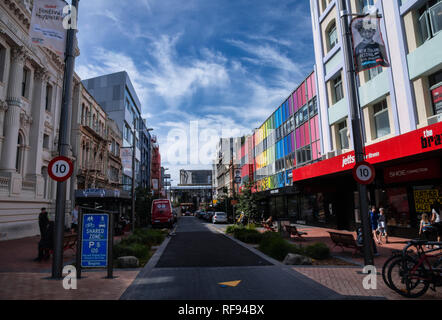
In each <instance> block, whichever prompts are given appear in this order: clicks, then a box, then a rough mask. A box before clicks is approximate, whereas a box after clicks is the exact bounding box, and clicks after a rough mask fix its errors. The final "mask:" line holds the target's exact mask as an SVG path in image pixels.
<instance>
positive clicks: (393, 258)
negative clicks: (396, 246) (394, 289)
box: [382, 241, 412, 289]
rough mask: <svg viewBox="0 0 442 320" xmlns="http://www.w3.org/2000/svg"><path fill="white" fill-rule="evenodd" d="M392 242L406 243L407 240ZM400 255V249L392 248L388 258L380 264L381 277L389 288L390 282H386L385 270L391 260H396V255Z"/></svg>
mask: <svg viewBox="0 0 442 320" xmlns="http://www.w3.org/2000/svg"><path fill="white" fill-rule="evenodd" d="M393 243H404V244H406V243H408V242H406V241H401V242H393ZM408 252H409V253H412V251H411V250H409V251H408ZM401 256H402V250H393V251H392V253H391V257H390V258H388V259H387V260H386V261H385V262H384V265H383V266H382V279H383V280H384V282H385V284H386V285H387V287H389V288H390V289H391V284H390V283H389V282H388V279H387V271H388V268H389V266H390V264H391V263H392V262H394V261H395V260H397V258H398V257H401Z"/></svg>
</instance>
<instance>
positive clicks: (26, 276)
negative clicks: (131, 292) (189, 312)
mask: <svg viewBox="0 0 442 320" xmlns="http://www.w3.org/2000/svg"><path fill="white" fill-rule="evenodd" d="M39 240H40V237H39V236H35V237H29V238H24V239H17V240H9V241H1V242H0V300H71V299H75V300H116V299H119V298H120V296H121V295H122V294H123V293H124V291H125V290H126V288H127V287H129V285H130V284H131V283H132V282H133V280H134V279H135V277H136V276H137V275H138V273H139V271H140V270H141V269H136V270H134V269H131V270H128V269H114V277H115V279H105V277H106V276H107V271H106V270H104V269H99V270H91V271H85V270H83V271H82V277H83V278H82V279H79V280H77V289H76V290H65V289H64V288H63V281H61V280H50V279H48V278H49V277H50V276H51V270H52V258H50V259H49V260H47V261H41V262H35V261H33V259H34V258H35V257H36V256H37V247H38V241H39ZM118 240H119V238H115V240H114V242H117V241H118ZM74 261H75V253H74V251H72V250H67V251H65V252H64V257H63V262H64V265H70V264H72V263H73V262H74Z"/></svg>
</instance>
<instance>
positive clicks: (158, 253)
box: [119, 226, 176, 300]
mask: <svg viewBox="0 0 442 320" xmlns="http://www.w3.org/2000/svg"><path fill="white" fill-rule="evenodd" d="M175 230H176V226H175V228H174V229H173V231H172V232H174V231H175ZM171 238H172V236H167V238H166V239H165V240H164V241H163V243H162V244H161V245H160V247H159V248H158V249H157V250H156V251H155V253H154V255H153V256H152V257H151V258H150V259H149V262H148V263H147V264H146V265H145V266H144V268H142V269H141V270H140V272H139V273H138V275H137V276H136V278H135V279H134V281H133V282H132V283H131V284H130V285H129V286H128V287H127V288H126V290H125V291H124V292H123V294H122V295H121V296H120V299H119V300H131V299H134V297H133V294H134V293H133V292H131V291H134V290H133V289H134V288H136V286H137V285H138V284H139V283H140V281H141V280H142V278H143V277H147V276H148V275H150V273H151V272H152V270H153V269H154V268H155V266H156V264H157V263H158V261H159V260H160V258H161V256H162V254H163V252H164V250H166V247H167V245H168V244H169V241H170V239H171Z"/></svg>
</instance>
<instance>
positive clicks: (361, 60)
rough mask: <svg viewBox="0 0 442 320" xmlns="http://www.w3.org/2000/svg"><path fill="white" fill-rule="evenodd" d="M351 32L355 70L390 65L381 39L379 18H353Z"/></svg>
mask: <svg viewBox="0 0 442 320" xmlns="http://www.w3.org/2000/svg"><path fill="white" fill-rule="evenodd" d="M351 32H352V37H353V54H354V61H355V70H356V72H360V71H364V70H368V69H372V68H375V67H379V66H382V67H389V66H390V64H389V63H388V59H387V50H386V48H385V44H384V40H383V39H382V33H381V26H380V18H378V17H374V16H367V17H363V18H361V17H358V18H354V19H353V20H352V21H351Z"/></svg>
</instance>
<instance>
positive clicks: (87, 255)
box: [81, 213, 109, 267]
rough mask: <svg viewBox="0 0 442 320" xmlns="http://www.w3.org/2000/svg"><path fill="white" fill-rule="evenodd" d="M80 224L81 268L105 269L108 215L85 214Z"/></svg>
mask: <svg viewBox="0 0 442 320" xmlns="http://www.w3.org/2000/svg"><path fill="white" fill-rule="evenodd" d="M82 224H83V225H82V234H81V239H82V241H81V243H82V244H81V267H106V266H107V257H108V251H107V247H108V232H109V215H108V214H102V213H87V214H84V215H83V221H82Z"/></svg>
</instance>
